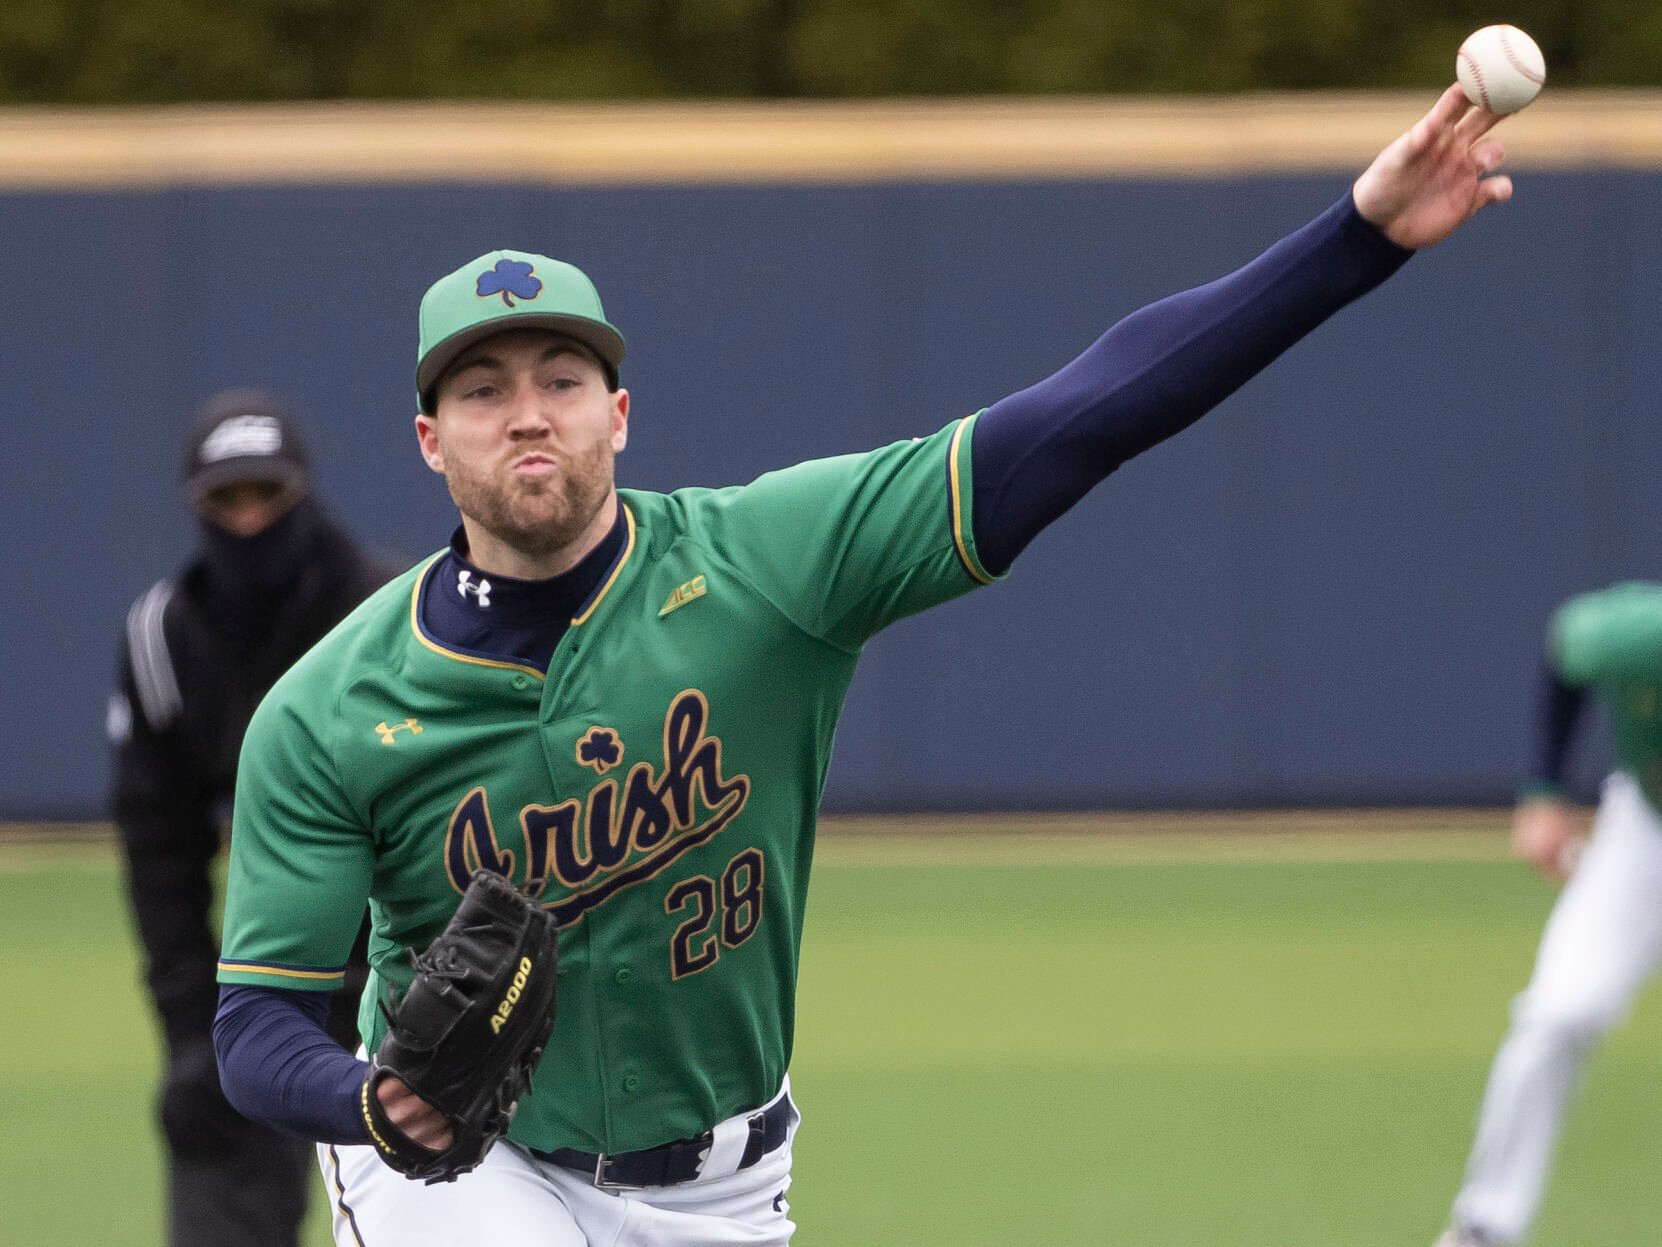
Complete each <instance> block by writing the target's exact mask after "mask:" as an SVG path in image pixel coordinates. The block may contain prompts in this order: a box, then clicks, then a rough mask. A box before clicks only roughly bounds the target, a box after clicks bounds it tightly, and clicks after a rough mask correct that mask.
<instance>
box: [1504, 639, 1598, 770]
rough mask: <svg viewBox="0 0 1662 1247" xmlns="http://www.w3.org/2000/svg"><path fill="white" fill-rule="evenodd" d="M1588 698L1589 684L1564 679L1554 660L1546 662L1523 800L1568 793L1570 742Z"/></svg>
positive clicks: (1536, 711)
mask: <svg viewBox="0 0 1662 1247" xmlns="http://www.w3.org/2000/svg"><path fill="white" fill-rule="evenodd" d="M1587 698H1588V692H1587V689H1586V688H1584V687H1582V686H1580V685H1575V684H1566V683H1564V681H1563V680H1562V679H1560V678H1559V676H1558V672H1557V671H1555V670H1554V669H1553V665H1552V663H1551V662H1550V661H1549V662H1546V663H1543V664H1542V666H1541V680H1540V689H1539V692H1538V693H1537V694H1536V699H1535V732H1534V735H1533V737H1532V738H1531V742H1530V743H1531V750H1530V755H1529V771H1528V774H1527V775H1525V777H1524V782H1523V785H1522V786H1521V787H1520V788H1519V790H1518V799H1519V800H1520V801H1526V800H1528V799H1530V798H1531V797H1559V796H1563V795H1564V794H1565V786H1564V773H1565V771H1566V770H1567V769H1568V766H1569V757H1570V746H1571V745H1572V744H1573V743H1574V740H1575V730H1576V725H1577V724H1578V723H1579V722H1580V720H1581V716H1582V711H1583V710H1584V709H1585V707H1586V705H1587Z"/></svg>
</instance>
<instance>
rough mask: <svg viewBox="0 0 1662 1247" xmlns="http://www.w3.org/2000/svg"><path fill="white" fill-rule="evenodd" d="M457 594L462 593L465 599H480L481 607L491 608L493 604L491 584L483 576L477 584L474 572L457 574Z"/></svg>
mask: <svg viewBox="0 0 1662 1247" xmlns="http://www.w3.org/2000/svg"><path fill="white" fill-rule="evenodd" d="M456 592H457V593H460V594H461V595H462V596H463V597H464V598H465V597H475V598H478V599H479V605H480V606H489V605H490V604H491V582H490V581H488V580H486V579H485V578H484V577H483V576H481V577H479V580H478V582H477V583H475V582H474V579H473V573H472V572H458V573H456Z"/></svg>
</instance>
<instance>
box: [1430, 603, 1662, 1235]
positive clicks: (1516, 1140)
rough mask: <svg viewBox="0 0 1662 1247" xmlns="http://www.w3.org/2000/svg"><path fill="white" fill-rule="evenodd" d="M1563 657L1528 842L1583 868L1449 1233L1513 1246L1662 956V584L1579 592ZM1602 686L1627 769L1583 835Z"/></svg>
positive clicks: (1481, 1131)
mask: <svg viewBox="0 0 1662 1247" xmlns="http://www.w3.org/2000/svg"><path fill="white" fill-rule="evenodd" d="M1547 657H1548V662H1547V669H1546V676H1545V679H1544V689H1543V695H1542V697H1541V702H1540V706H1541V710H1540V722H1539V725H1538V731H1537V742H1538V748H1537V750H1536V756H1535V760H1534V767H1533V774H1532V776H1531V778H1530V782H1529V783H1528V784H1527V785H1526V786H1525V788H1524V791H1523V795H1522V797H1521V799H1520V800H1519V802H1518V807H1517V810H1516V813H1515V814H1514V818H1513V824H1512V826H1513V844H1514V847H1515V848H1516V850H1517V852H1518V853H1519V854H1520V856H1523V857H1525V858H1527V859H1528V860H1529V861H1531V862H1532V863H1534V865H1535V866H1536V867H1537V868H1539V869H1540V870H1541V871H1542V872H1543V873H1544V874H1546V875H1547V876H1549V877H1550V878H1554V879H1560V880H1562V879H1564V878H1566V877H1568V880H1569V882H1568V883H1567V884H1566V886H1565V888H1564V891H1563V893H1562V894H1561V895H1560V896H1559V898H1558V903H1557V904H1556V905H1555V906H1554V907H1553V911H1552V916H1551V918H1549V919H1548V920H1547V925H1546V930H1545V932H1544V933H1543V934H1542V937H1541V947H1540V951H1539V953H1538V954H1537V956H1536V960H1535V971H1534V974H1533V975H1532V976H1531V978H1530V980H1529V986H1528V987H1527V988H1526V989H1525V990H1524V992H1523V994H1522V995H1520V996H1519V997H1518V998H1517V1000H1516V1001H1515V1002H1514V1004H1513V1006H1512V1020H1511V1026H1510V1027H1509V1029H1508V1030H1507V1033H1506V1038H1505V1040H1504V1041H1503V1042H1502V1044H1501V1046H1500V1051H1499V1052H1498V1053H1497V1054H1496V1056H1495V1062H1494V1066H1493V1067H1492V1069H1491V1070H1490V1073H1489V1085H1488V1088H1487V1090H1486V1092H1485V1094H1484V1097H1483V1108H1482V1111H1481V1113H1480V1115H1479V1120H1478V1128H1477V1140H1476V1143H1475V1144H1474V1145H1473V1148H1472V1154H1471V1159H1470V1161H1469V1162H1468V1164H1467V1168H1466V1177H1465V1182H1464V1184H1463V1185H1462V1186H1461V1188H1460V1193H1459V1195H1458V1196H1457V1197H1456V1199H1455V1201H1454V1212H1453V1216H1452V1219H1451V1225H1450V1227H1449V1229H1448V1230H1447V1231H1446V1232H1445V1233H1444V1234H1443V1236H1442V1238H1441V1239H1439V1240H1438V1243H1439V1247H1500V1245H1506V1244H1513V1243H1517V1242H1519V1241H1521V1240H1522V1239H1523V1237H1524V1236H1525V1235H1526V1234H1527V1233H1528V1232H1529V1228H1530V1226H1531V1225H1532V1224H1533V1223H1534V1220H1535V1214H1536V1211H1537V1210H1538V1209H1539V1207H1540V1203H1541V1194H1542V1191H1543V1189H1544V1188H1545V1186H1546V1180H1547V1172H1548V1169H1549V1168H1550V1166H1551V1164H1552V1158H1553V1152H1554V1149H1555V1147H1556V1145H1557V1141H1558V1132H1559V1128H1560V1126H1561V1125H1562V1124H1563V1120H1564V1114H1565V1110H1566V1109H1567V1108H1568V1106H1569V1101H1570V1095H1571V1092H1572V1091H1573V1090H1574V1087H1575V1085H1576V1081H1577V1077H1578V1075H1579V1074H1580V1072H1581V1068H1582V1066H1583V1064H1585V1062H1586V1060H1587V1058H1588V1057H1589V1056H1590V1055H1591V1054H1592V1051H1593V1049H1594V1048H1595V1047H1596V1046H1597V1044H1598V1042H1599V1040H1600V1039H1602V1038H1603V1037H1604V1035H1605V1033H1606V1032H1608V1031H1609V1030H1610V1029H1611V1027H1613V1026H1614V1025H1615V1024H1616V1023H1617V1022H1619V1021H1620V1020H1621V1018H1622V1017H1623V1016H1624V1015H1625V1014H1626V1012H1627V1009H1628V1006H1629V1005H1630V1004H1631V1003H1632V1001H1633V998H1634V996H1635V995H1636V994H1637V993H1638V991H1639V988H1640V987H1641V986H1643V984H1644V983H1645V981H1646V980H1647V979H1648V978H1649V977H1650V976H1651V975H1652V974H1653V973H1654V972H1655V970H1656V967H1657V965H1658V963H1659V962H1662V905H1658V904H1657V898H1658V897H1659V896H1662V812H1659V811H1662V585H1645V584H1625V585H1617V586H1616V587H1614V588H1611V589H1607V590H1604V591H1603V592H1600V593H1590V594H1586V595H1584V596H1582V597H1578V598H1574V599H1572V600H1571V601H1570V602H1568V603H1567V604H1566V605H1565V606H1564V607H1563V608H1562V609H1561V610H1560V611H1559V613H1558V614H1557V616H1556V617H1555V618H1554V620H1553V623H1552V627H1551V629H1550V632H1549V636H1548V655H1547ZM1589 690H1594V691H1596V692H1598V693H1599V694H1600V695H1601V696H1602V697H1603V699H1604V701H1605V702H1606V703H1607V704H1608V706H1609V709H1610V713H1611V717H1612V720H1613V724H1614V727H1615V731H1616V757H1617V769H1616V770H1615V772H1614V773H1613V774H1611V775H1610V777H1609V778H1608V779H1607V780H1606V781H1605V783H1604V791H1603V795H1602V796H1601V798H1600V800H1599V808H1598V812H1597V815H1596V816H1595V817H1594V820H1593V831H1592V835H1591V837H1590V838H1589V839H1588V840H1587V841H1586V845H1585V849H1583V848H1582V842H1581V840H1580V838H1579V837H1580V818H1579V816H1578V815H1577V812H1576V810H1575V809H1574V807H1573V806H1571V805H1570V804H1569V803H1568V802H1567V801H1566V800H1565V799H1564V797H1563V795H1562V794H1563V788H1562V782H1561V781H1562V777H1563V774H1564V763H1565V759H1566V757H1567V754H1568V750H1569V745H1570V742H1571V739H1572V736H1573V732H1574V727H1575V723H1576V721H1577V719H1578V717H1579V711H1580V709H1581V706H1582V703H1583V702H1584V701H1585V698H1586V694H1587V692H1588V691H1589Z"/></svg>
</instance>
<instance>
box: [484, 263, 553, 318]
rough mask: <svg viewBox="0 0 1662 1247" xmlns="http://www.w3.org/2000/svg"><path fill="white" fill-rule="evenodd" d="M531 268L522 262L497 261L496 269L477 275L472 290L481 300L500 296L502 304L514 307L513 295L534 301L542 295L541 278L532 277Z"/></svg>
mask: <svg viewBox="0 0 1662 1247" xmlns="http://www.w3.org/2000/svg"><path fill="white" fill-rule="evenodd" d="M532 272H533V270H532V268H531V266H530V265H529V264H527V263H526V262H525V261H524V260H498V261H497V262H496V267H495V268H493V269H491V270H489V271H488V272H484V273H480V274H479V281H478V284H477V285H476V286H474V290H475V291H476V292H477V293H478V295H479V297H480V298H481V299H488V298H490V297H491V295H493V294H499V295H501V296H502V302H504V303H506V304H507V305H508V306H509V307H512V306H513V305H514V299H513V296H514V295H516V294H517V295H518V296H519V297H520V298H522V299H534V298H536V297H537V296H538V295H539V294H541V293H542V278H540V277H534V276H532Z"/></svg>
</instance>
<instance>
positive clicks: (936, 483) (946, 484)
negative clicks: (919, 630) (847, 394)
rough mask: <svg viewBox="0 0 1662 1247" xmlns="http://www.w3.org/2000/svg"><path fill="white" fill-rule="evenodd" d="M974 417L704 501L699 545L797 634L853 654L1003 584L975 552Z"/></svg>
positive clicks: (795, 469) (801, 466)
mask: <svg viewBox="0 0 1662 1247" xmlns="http://www.w3.org/2000/svg"><path fill="white" fill-rule="evenodd" d="M974 429H975V417H974V416H970V417H966V418H965V419H962V420H957V421H954V422H953V423H952V424H950V425H948V426H947V427H946V428H944V429H942V430H941V431H940V432H938V433H936V434H934V435H933V436H931V437H923V438H917V439H915V440H913V441H906V442H896V443H895V444H893V445H891V446H884V447H881V448H879V449H877V450H873V451H870V452H867V453H865V454H858V455H843V456H839V457H837V458H832V459H816V460H811V461H809V462H807V463H800V464H797V465H796V466H794V467H790V468H786V469H784V470H782V471H778V472H770V473H768V474H767V475H765V476H762V477H759V478H758V479H757V480H755V481H753V482H751V483H750V484H749V485H746V486H743V487H742V488H739V489H732V490H720V491H716V492H714V493H712V494H709V495H707V497H706V502H707V503H708V506H707V507H706V508H703V510H704V514H703V516H702V517H701V518H702V525H701V526H702V528H703V534H702V535H703V537H704V539H705V540H707V541H708V542H709V543H710V544H711V546H712V547H713V548H714V549H715V550H717V551H718V552H720V553H723V554H724V555H725V556H726V557H727V558H728V559H729V560H730V561H731V563H732V564H733V566H734V568H735V570H736V571H738V572H739V573H740V574H742V575H744V576H745V577H746V578H747V579H749V580H750V582H751V584H752V585H753V586H754V588H755V589H756V591H757V592H758V593H760V594H762V595H763V596H765V597H766V598H768V600H769V601H770V602H771V603H772V604H773V605H774V607H775V608H777V609H778V610H779V611H780V612H781V613H782V614H784V615H785V616H786V617H787V618H788V619H790V621H791V622H792V623H793V624H795V625H796V626H797V627H798V628H800V629H802V631H804V632H806V633H808V634H809V635H811V636H814V637H816V638H818V639H820V640H822V641H825V642H828V643H829V644H831V645H834V646H837V647H838V648H841V649H844V650H849V651H854V650H858V649H859V647H860V646H861V645H862V644H864V642H865V641H866V640H867V639H868V638H870V637H871V636H872V635H873V634H874V633H876V632H877V631H879V630H880V629H881V628H883V627H885V626H886V625H888V624H891V623H893V622H894V621H895V620H897V619H903V618H905V617H906V616H907V615H912V614H916V613H917V612H918V611H921V610H924V609H925V608H927V607H930V606H934V605H936V604H937V603H940V602H944V601H947V600H948V599H950V598H954V597H957V596H959V595H960V594H963V593H965V592H967V591H969V590H970V589H973V588H974V587H976V586H977V585H981V584H990V583H991V582H992V581H993V580H995V579H998V577H995V576H993V575H991V574H989V573H988V572H987V570H986V569H985V568H984V567H982V565H981V562H980V559H979V558H978V557H977V555H976V551H975V535H974V533H973V531H972V527H971V523H970V517H971V509H970V508H971V499H972V497H973V492H974V481H973V479H972V474H971V465H970V442H971V438H972V437H973V436H974Z"/></svg>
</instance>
